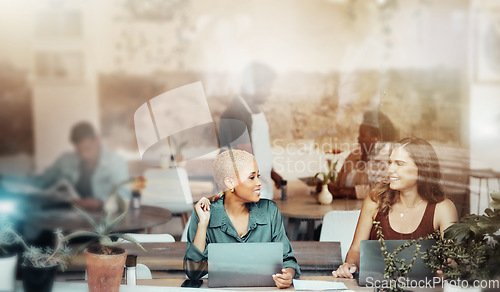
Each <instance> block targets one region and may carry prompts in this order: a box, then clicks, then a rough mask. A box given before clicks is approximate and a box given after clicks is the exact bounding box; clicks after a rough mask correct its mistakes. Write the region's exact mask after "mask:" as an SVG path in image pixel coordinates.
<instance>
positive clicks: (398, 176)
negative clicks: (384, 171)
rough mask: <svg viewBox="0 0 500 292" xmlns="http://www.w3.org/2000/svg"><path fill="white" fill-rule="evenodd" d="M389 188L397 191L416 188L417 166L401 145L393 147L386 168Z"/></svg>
mask: <svg viewBox="0 0 500 292" xmlns="http://www.w3.org/2000/svg"><path fill="white" fill-rule="evenodd" d="M388 175H389V182H390V188H391V189H393V190H398V191H409V190H412V189H413V188H414V189H415V190H417V179H418V167H417V165H416V164H415V161H414V160H413V159H412V158H411V157H410V154H409V153H408V151H406V150H405V149H404V148H403V147H397V148H394V150H393V151H392V153H391V156H390V160H389V168H388Z"/></svg>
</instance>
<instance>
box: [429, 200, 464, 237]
mask: <svg viewBox="0 0 500 292" xmlns="http://www.w3.org/2000/svg"><path fill="white" fill-rule="evenodd" d="M457 220H458V214H457V208H456V207H455V204H454V203H453V202H452V201H451V200H450V199H444V200H443V201H441V202H439V203H436V209H435V211H434V222H435V224H436V223H437V225H438V227H439V228H440V229H443V230H444V229H446V228H447V227H448V226H449V225H450V224H451V223H452V222H456V221H457Z"/></svg>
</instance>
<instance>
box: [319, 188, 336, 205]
mask: <svg viewBox="0 0 500 292" xmlns="http://www.w3.org/2000/svg"><path fill="white" fill-rule="evenodd" d="M332 200H333V196H332V193H330V191H329V190H328V184H326V185H323V186H322V187H321V192H320V193H319V194H318V202H319V203H320V204H321V205H329V204H331V203H332Z"/></svg>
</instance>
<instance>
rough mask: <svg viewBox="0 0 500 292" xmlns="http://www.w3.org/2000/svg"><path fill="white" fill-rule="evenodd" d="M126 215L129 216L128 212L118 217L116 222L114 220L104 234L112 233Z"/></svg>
mask: <svg viewBox="0 0 500 292" xmlns="http://www.w3.org/2000/svg"><path fill="white" fill-rule="evenodd" d="M125 215H127V211H125V212H123V213H121V214H120V216H118V217H116V218H115V220H113V221H112V222H111V223H110V224H109V225H107V226H106V229H105V231H104V234H109V233H111V231H112V230H113V228H114V227H115V226H116V224H118V223H120V221H122V220H123V218H125Z"/></svg>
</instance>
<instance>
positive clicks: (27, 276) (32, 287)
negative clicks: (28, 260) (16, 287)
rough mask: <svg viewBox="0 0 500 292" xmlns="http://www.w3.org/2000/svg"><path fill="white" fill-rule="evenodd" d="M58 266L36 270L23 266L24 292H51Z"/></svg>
mask: <svg viewBox="0 0 500 292" xmlns="http://www.w3.org/2000/svg"><path fill="white" fill-rule="evenodd" d="M57 267H58V266H52V267H44V268H36V267H32V266H24V265H21V271H22V274H23V288H24V292H50V291H52V286H53V285H54V279H55V277H56V272H57Z"/></svg>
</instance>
